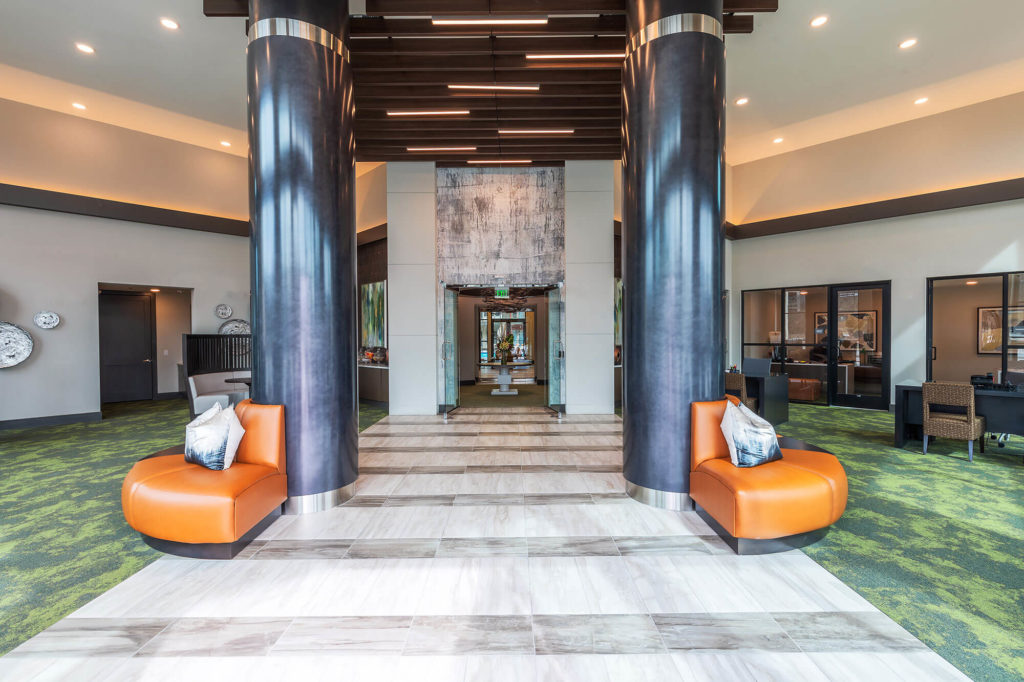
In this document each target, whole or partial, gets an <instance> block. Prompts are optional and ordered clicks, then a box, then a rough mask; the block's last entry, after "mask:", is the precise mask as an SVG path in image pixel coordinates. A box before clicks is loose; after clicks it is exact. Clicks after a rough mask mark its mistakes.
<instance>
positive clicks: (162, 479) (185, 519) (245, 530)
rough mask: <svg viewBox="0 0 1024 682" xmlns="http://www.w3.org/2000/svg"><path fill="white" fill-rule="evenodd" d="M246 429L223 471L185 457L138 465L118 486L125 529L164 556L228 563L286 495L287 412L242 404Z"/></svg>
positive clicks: (271, 517) (155, 459)
mask: <svg viewBox="0 0 1024 682" xmlns="http://www.w3.org/2000/svg"><path fill="white" fill-rule="evenodd" d="M235 412H236V413H237V414H238V420H239V421H240V422H241V423H242V427H243V428H244V429H245V435H244V436H243V437H242V442H241V443H239V445H238V452H237V453H236V454H235V461H234V463H233V464H232V465H231V466H230V467H229V468H228V469H227V470H225V471H211V470H210V469H206V468H204V467H201V466H199V465H198V464H189V463H188V462H186V461H185V455H184V454H170V455H157V456H153V457H147V458H145V459H142V460H140V461H138V462H136V463H135V466H133V467H132V469H131V471H130V472H128V476H127V477H126V478H125V479H124V484H123V485H122V486H121V507H122V509H123V510H124V518H125V519H126V520H127V521H128V525H129V526H131V527H132V528H134V529H135V530H137V531H139V533H140V534H141V535H142V539H143V540H145V541H146V543H147V544H148V545H150V546H152V547H154V548H156V549H158V550H160V551H162V552H167V553H169V554H178V555H181V556H190V557H196V558H202V559H230V558H232V557H234V556H235V555H236V554H237V553H238V552H240V551H241V550H242V549H243V548H244V547H245V546H246V545H247V544H249V542H251V541H252V540H253V538H255V537H256V536H257V535H259V534H260V533H261V532H263V530H264V529H265V528H266V527H267V526H269V525H270V524H271V523H272V522H273V521H274V519H275V517H277V516H279V515H280V513H281V505H282V504H283V503H284V501H285V499H286V498H287V497H288V477H287V475H286V474H285V448H284V407H283V406H282V405H257V404H255V403H253V402H252V401H251V400H243V401H242V402H240V403H239V404H238V406H237V407H235Z"/></svg>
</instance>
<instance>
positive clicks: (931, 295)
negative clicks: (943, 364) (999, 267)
mask: <svg viewBox="0 0 1024 682" xmlns="http://www.w3.org/2000/svg"><path fill="white" fill-rule="evenodd" d="M1014 275H1024V270H1010V271H1006V272H979V273H975V274H970V275H943V276H942V277H929V278H928V280H927V284H926V287H927V291H928V293H927V296H926V299H927V306H928V309H927V311H926V312H925V325H926V330H925V341H924V343H925V346H924V349H925V357H926V358H928V360H927V362H926V367H927V370H926V375H925V376H926V377H927V379H928V381H931V380H932V362H934V361H935V360H936V359H937V350H936V348H935V345H934V342H935V339H934V337H933V334H932V329H933V325H934V324H935V313H934V308H933V306H934V303H935V282H938V281H940V280H947V279H983V278H986V277H1001V278H1002V280H1003V282H1002V291H1003V294H1002V296H1003V299H1002V303H1001V307H1002V309H1003V353H1002V358H1001V361H1000V366H1001V370H1002V374H1001V376H1003V377H1004V378H1005V377H1006V371H1007V369H1009V365H1010V350H1011V349H1015V348H1017V346H1016V345H1014V344H1010V343H1009V342H1008V341H1009V338H1010V314H1009V313H1010V277H1012V276H1014ZM1014 307H1016V306H1014Z"/></svg>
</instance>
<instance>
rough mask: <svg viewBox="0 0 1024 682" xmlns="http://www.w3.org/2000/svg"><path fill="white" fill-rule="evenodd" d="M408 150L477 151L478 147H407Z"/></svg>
mask: <svg viewBox="0 0 1024 682" xmlns="http://www.w3.org/2000/svg"><path fill="white" fill-rule="evenodd" d="M405 151H407V152H475V151H476V147H406V148H405Z"/></svg>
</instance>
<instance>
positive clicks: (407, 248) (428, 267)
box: [387, 162, 440, 415]
mask: <svg viewBox="0 0 1024 682" xmlns="http://www.w3.org/2000/svg"><path fill="white" fill-rule="evenodd" d="M387 183H388V187H387V218H388V362H389V365H390V369H389V371H388V400H389V405H388V409H389V412H390V413H391V414H400V415H410V414H417V415H430V414H437V406H438V399H437V379H436V377H437V366H438V361H437V359H438V348H439V345H440V341H439V339H438V329H437V313H438V311H437V305H438V301H437V290H438V281H437V268H436V259H437V247H436V239H435V232H436V229H435V225H434V223H435V213H436V200H435V184H436V175H435V172H434V164H433V163H422V162H409V163H389V164H387Z"/></svg>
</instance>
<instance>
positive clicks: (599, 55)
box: [526, 52, 626, 59]
mask: <svg viewBox="0 0 1024 682" xmlns="http://www.w3.org/2000/svg"><path fill="white" fill-rule="evenodd" d="M526 58H527V59H625V58H626V53H625V52H588V53H586V54H528V55H526Z"/></svg>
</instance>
